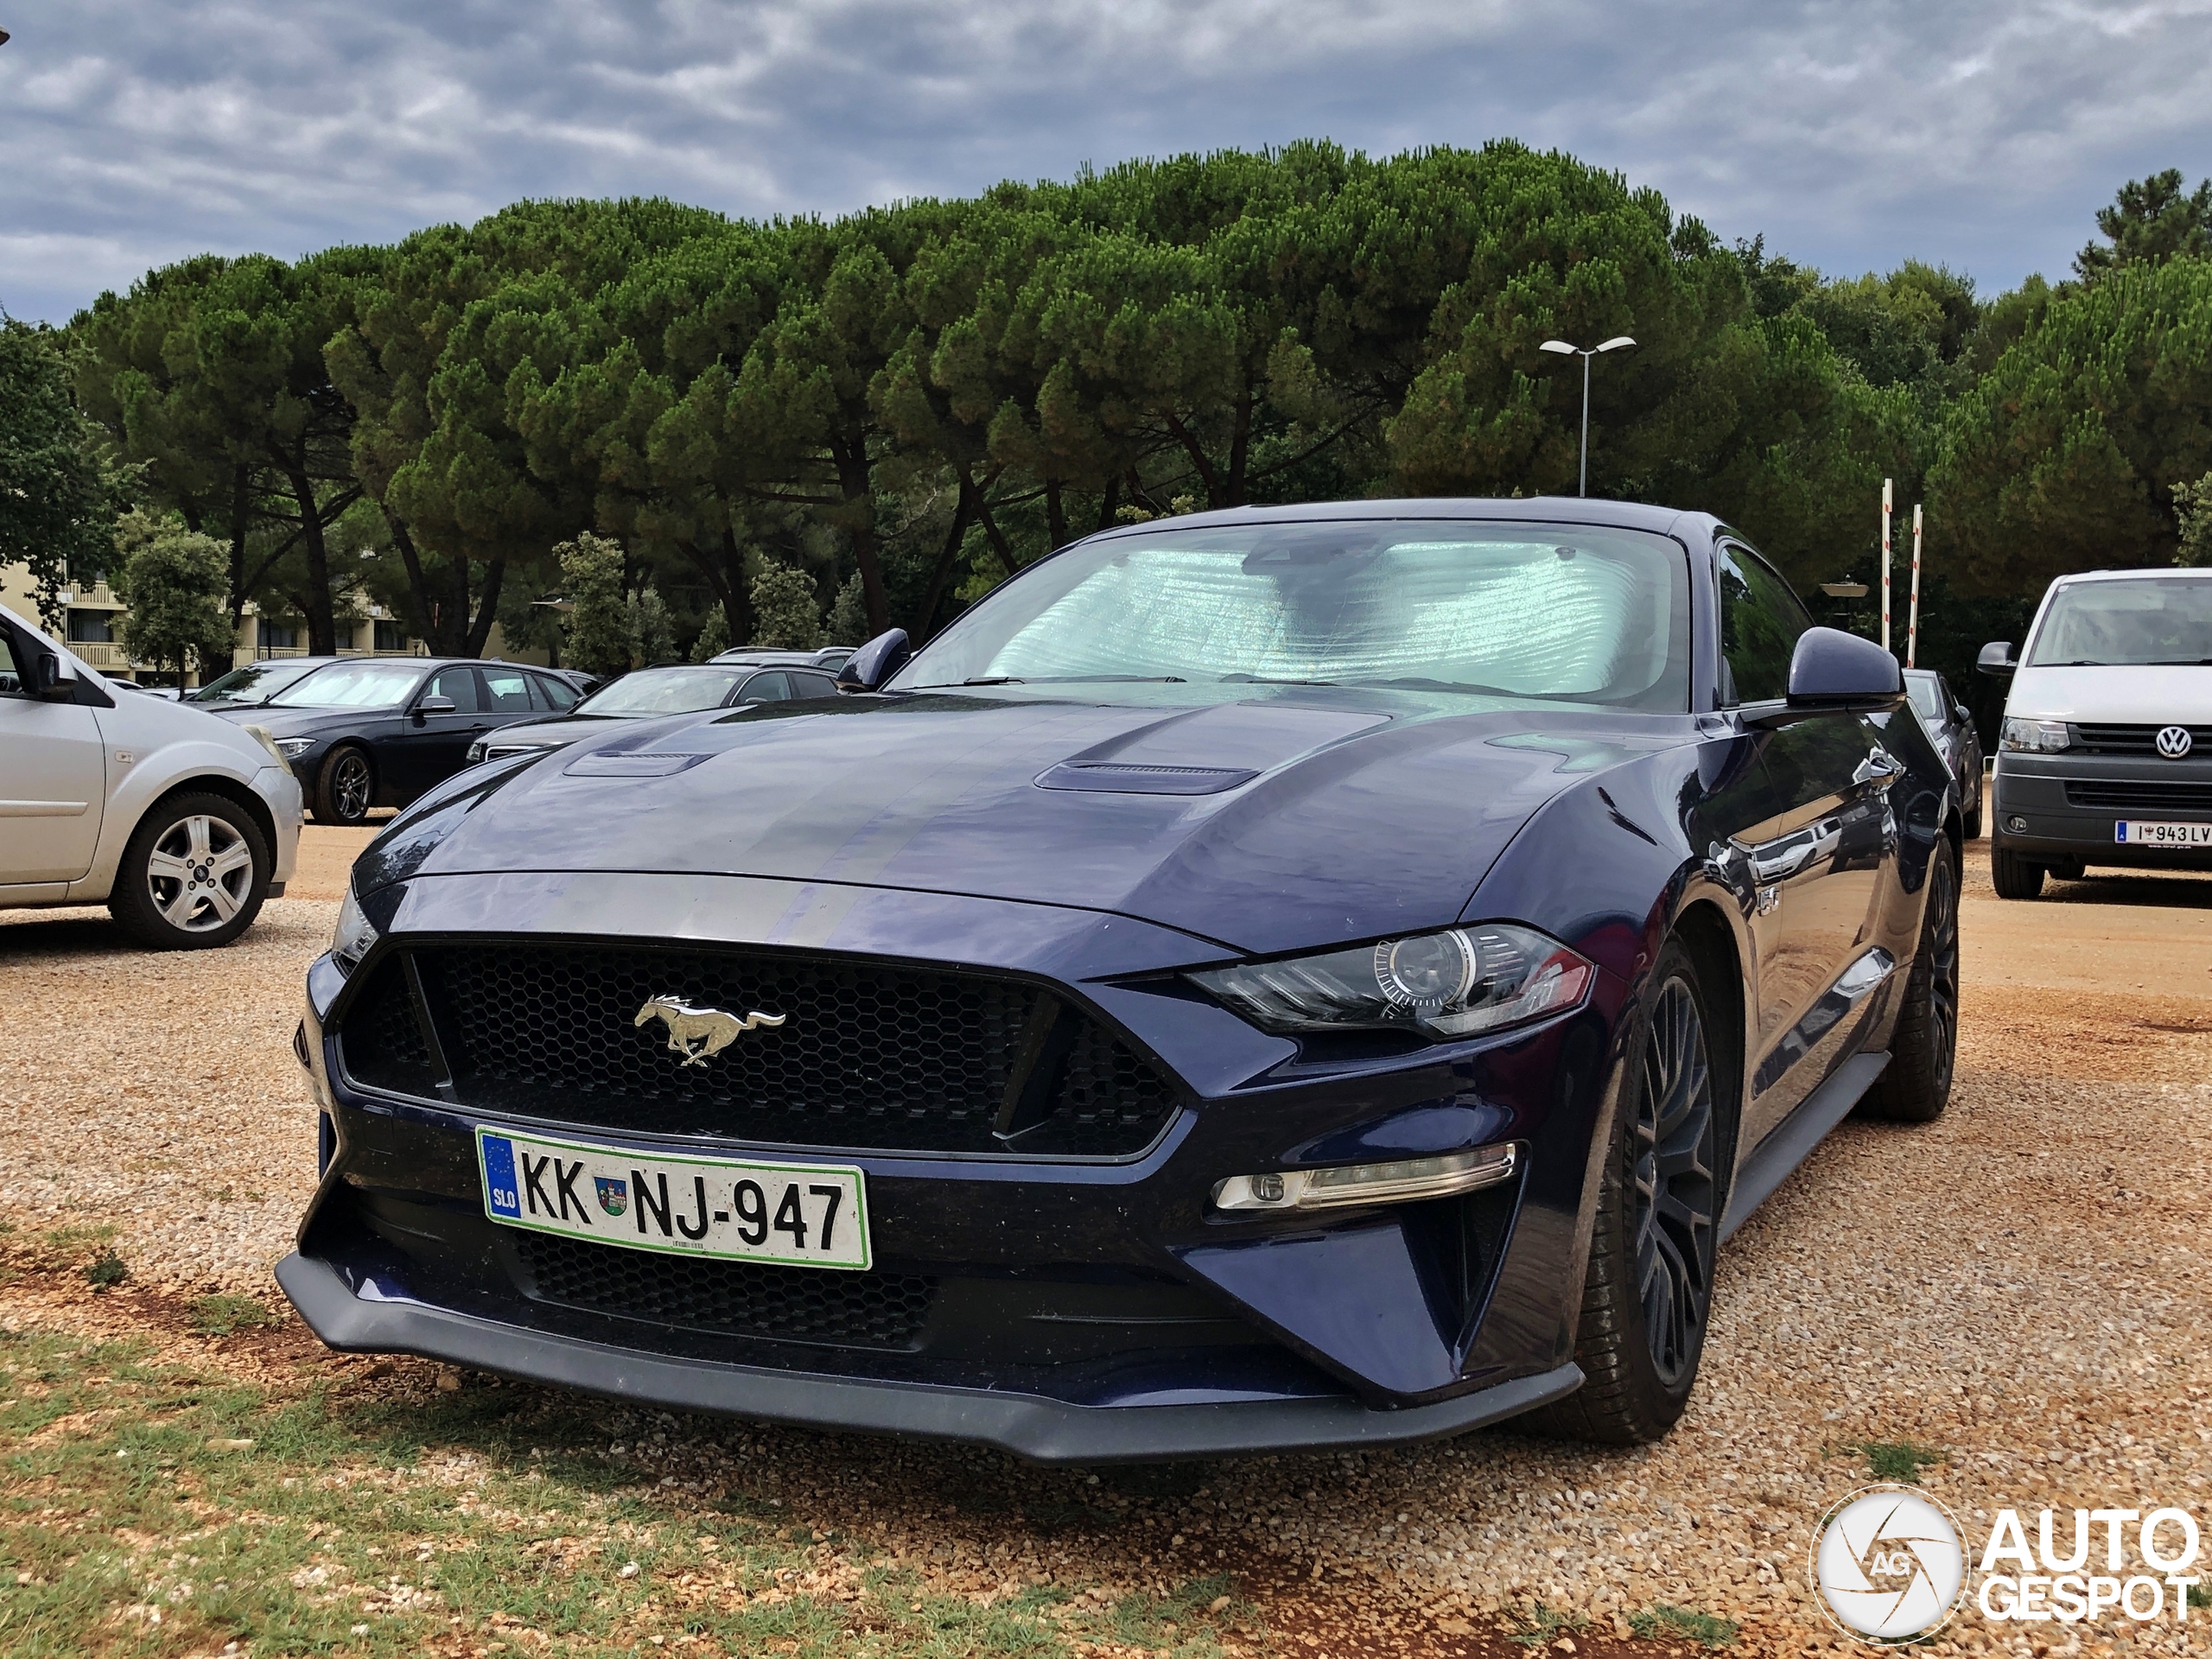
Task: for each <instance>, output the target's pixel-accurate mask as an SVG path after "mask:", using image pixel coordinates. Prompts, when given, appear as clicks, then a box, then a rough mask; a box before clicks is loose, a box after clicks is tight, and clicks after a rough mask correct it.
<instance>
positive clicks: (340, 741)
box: [210, 657, 578, 823]
mask: <svg viewBox="0 0 2212 1659" xmlns="http://www.w3.org/2000/svg"><path fill="white" fill-rule="evenodd" d="M577 696H578V694H577V691H576V688H575V685H574V684H572V683H570V682H569V679H568V677H566V676H564V675H563V674H560V673H558V672H556V671H551V670H546V669H536V668H524V667H521V666H519V665H518V664H514V663H500V662H486V661H461V660H456V659H454V658H442V657H361V658H341V659H340V660H339V661H337V662H334V663H330V664H326V665H325V666H323V667H321V668H318V669H316V670H315V671H314V672H313V673H311V674H308V675H305V676H303V677H301V678H299V679H297V680H295V681H293V682H292V683H290V684H289V685H287V686H285V687H284V688H283V689H282V690H279V691H277V693H276V694H275V695H274V696H270V698H269V699H268V700H267V701H266V702H259V703H254V704H238V703H228V704H226V703H215V704H212V705H210V712H212V713H214V714H217V715H225V716H226V717H228V718H229V719H232V720H234V721H240V722H241V723H243V722H248V721H250V722H251V723H252V724H254V725H256V726H259V727H262V728H264V729H265V730H266V731H267V732H268V733H269V734H270V737H271V738H272V739H274V740H275V741H276V744H277V748H278V749H280V750H281V751H283V754H284V756H285V758H286V759H287V760H289V761H290V762H291V765H292V771H293V772H294V774H295V775H296V776H297V777H298V779H299V780H300V786H301V788H302V790H303V791H305V792H306V795H307V798H308V807H309V809H310V810H313V812H314V813H315V822H316V823H362V822H363V821H364V820H365V819H366V818H367V817H368V816H369V811H370V809H371V808H372V807H378V806H404V805H406V804H408V803H409V802H410V801H411V800H413V799H415V798H416V796H418V795H420V794H422V793H423V791H425V790H427V789H429V788H430V787H432V786H433V785H437V784H441V783H443V782H444V781H445V780H446V779H448V778H450V777H452V776H453V774H454V773H455V772H459V771H461V768H462V767H464V766H467V764H468V747H469V745H470V744H472V743H474V742H475V741H476V740H477V739H478V738H480V737H481V736H483V735H484V734H486V733H487V732H492V731H496V730H498V729H499V728H503V727H505V726H509V725H512V724H513V723H514V722H515V721H524V720H529V719H531V718H533V717H534V716H537V715H549V714H566V713H567V712H568V711H569V709H573V708H575V706H576V702H577Z"/></svg>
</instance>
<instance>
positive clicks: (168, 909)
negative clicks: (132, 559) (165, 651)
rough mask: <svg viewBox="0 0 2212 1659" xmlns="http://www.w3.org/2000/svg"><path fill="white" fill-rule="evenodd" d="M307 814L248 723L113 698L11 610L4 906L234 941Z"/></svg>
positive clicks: (2, 724)
mask: <svg viewBox="0 0 2212 1659" xmlns="http://www.w3.org/2000/svg"><path fill="white" fill-rule="evenodd" d="M300 817H301V811H300V785H299V782H298V780H297V779H295V778H294V777H293V776H292V769H291V767H290V766H289V765H287V764H286V762H285V760H284V757H283V755H282V754H280V753H277V749H276V747H275V746H274V745H272V744H270V742H269V741H268V740H267V739H266V738H265V737H263V736H261V735H259V734H257V733H255V732H254V731H253V729H252V728H250V727H239V726H236V725H233V724H232V723H231V722H230V721H226V720H219V719H217V718H216V717H215V716H214V715H211V714H209V713H207V711H206V710H205V709H194V708H192V707H191V706H189V705H188V704H183V703H175V702H168V701H167V700H166V699H164V698H161V697H149V696H134V695H130V694H125V695H124V696H115V695H114V694H113V693H112V692H111V691H110V690H108V689H107V683H106V682H105V680H104V679H102V678H101V677H100V676H99V675H98V674H96V673H94V672H93V671H92V670H91V669H90V668H88V667H86V665H85V664H83V663H81V662H79V660H78V659H77V658H75V657H73V656H72V655H71V654H70V653H69V652H68V651H67V649H66V648H65V647H63V646H62V645H59V644H57V643H55V642H54V640H53V639H49V638H48V637H47V636H46V635H45V634H43V633H41V632H39V631H38V630H37V629H36V628H34V627H32V626H30V625H29V623H27V622H24V621H22V620H21V619H20V618H17V617H14V616H10V615H8V614H6V613H0V908H16V907H20V906H27V905H97V904H105V905H106V906H107V907H108V909H109V911H110V912H111V913H112V914H113V915H114V917H115V919H116V920H117V921H118V922H119V923H121V924H122V925H123V926H124V928H125V929H126V930H127V931H129V932H130V934H131V936H132V937H133V938H136V939H137V940H138V941H139V942H140V943H141V944H149V945H152V946H155V947H156V948H159V949H164V950H177V949H186V950H189V949H194V948H196V947H202V946H207V945H213V944H229V943H230V942H231V941H232V939H234V938H238V935H239V934H241V933H243V932H245V930H246V929H247V928H248V927H250V926H251V925H252V923H253V918H254V917H255V916H256V915H257V913H259V912H260V909H261V904H262V900H263V899H268V898H270V897H273V896H275V895H276V894H278V893H283V891H284V883H285V882H286V881H287V880H289V879H290V878H291V874H292V861H293V859H294V858H295V857H296V855H297V853H298V851H299V842H300Z"/></svg>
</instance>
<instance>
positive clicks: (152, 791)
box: [69, 738, 298, 899]
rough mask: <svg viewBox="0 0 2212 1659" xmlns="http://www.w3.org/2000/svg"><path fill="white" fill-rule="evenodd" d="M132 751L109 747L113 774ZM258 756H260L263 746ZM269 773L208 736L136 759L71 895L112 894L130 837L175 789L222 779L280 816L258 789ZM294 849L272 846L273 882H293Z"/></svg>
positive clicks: (280, 827) (280, 836) (280, 826)
mask: <svg viewBox="0 0 2212 1659" xmlns="http://www.w3.org/2000/svg"><path fill="white" fill-rule="evenodd" d="M118 747H124V748H127V747H129V745H128V743H127V742H126V743H124V744H121V745H118V744H114V743H111V744H110V745H109V746H108V770H109V772H110V774H111V775H112V774H113V773H114V772H115V771H116V770H117V767H116V764H115V752H116V749H117V748H118ZM255 753H257V755H258V754H259V753H260V751H259V750H258V748H257V749H256V751H255ZM266 769H267V770H270V771H273V770H275V769H276V768H275V763H274V762H270V764H269V766H268V767H267V768H266ZM262 770H264V768H263V767H259V766H254V765H253V764H251V762H250V761H249V760H246V758H245V756H244V755H242V754H241V753H239V752H238V749H236V748H234V747H232V746H231V745H229V744H227V743H219V742H211V741H207V740H206V739H203V738H187V739H185V740H184V741H181V742H170V743H165V744H162V746H161V747H159V748H157V749H156V750H154V751H153V753H150V754H147V755H144V756H143V757H142V758H140V759H138V760H135V761H133V762H132V764H131V765H130V767H129V768H127V769H126V770H124V773H123V777H122V779H121V780H120V781H119V782H118V783H117V784H116V785H114V787H113V789H112V790H111V791H110V793H109V795H108V798H107V810H106V814H105V817H103V818H102V819H101V820H100V836H99V844H98V846H97V847H96V849H94V852H93V855H92V868H90V869H88V870H86V872H85V874H84V875H83V876H81V877H80V878H79V879H78V880H75V881H73V882H72V883H70V886H69V897H70V898H71V899H105V897H106V896H107V895H108V893H110V892H111V890H112V889H113V887H114V886H115V872H116V867H117V866H118V865H119V864H120V863H121V862H122V861H123V849H124V848H125V847H126V846H128V845H130V837H131V836H133V835H134V834H136V833H137V829H138V823H139V820H141V819H142V818H143V817H145V816H146V814H147V812H148V811H149V810H150V809H151V808H152V806H153V804H154V803H155V802H156V801H158V800H160V799H161V798H162V797H163V796H164V795H168V794H169V793H171V792H172V791H175V790H179V789H188V788H191V787H193V786H194V785H200V784H204V783H212V782H214V781H216V780H220V782H221V783H222V784H223V785H226V789H225V791H224V792H226V793H238V792H240V791H243V792H245V793H246V794H250V795H253V796H256V797H258V798H259V799H260V800H261V802H262V804H264V805H265V806H268V807H270V810H271V813H272V816H275V809H276V805H277V803H276V802H275V801H273V800H271V798H270V794H269V792H268V791H264V790H262V789H260V788H257V786H256V784H255V779H256V778H257V776H258V774H259V772H261V771H262ZM293 787H294V789H295V790H296V789H297V787H298V785H296V784H295V785H293ZM276 823H277V842H279V843H284V842H287V840H288V838H287V837H286V836H285V834H284V823H283V817H281V816H277V817H276ZM297 831H298V823H297V820H296V819H295V820H294V823H293V835H292V836H291V837H289V842H290V844H291V845H296V842H297ZM288 852H289V846H288V845H282V844H280V845H272V846H271V847H270V855H271V857H272V858H273V859H274V860H275V861H276V863H277V874H276V875H275V877H274V878H273V879H275V880H279V881H283V880H289V879H290V870H289V862H290V860H289V857H288V856H287V854H288Z"/></svg>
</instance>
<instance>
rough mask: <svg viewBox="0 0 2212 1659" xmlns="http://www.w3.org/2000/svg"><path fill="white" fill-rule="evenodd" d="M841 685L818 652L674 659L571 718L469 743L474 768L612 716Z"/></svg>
mask: <svg viewBox="0 0 2212 1659" xmlns="http://www.w3.org/2000/svg"><path fill="white" fill-rule="evenodd" d="M836 695H837V682H836V680H834V679H832V678H831V677H829V674H827V673H824V672H823V671H820V670H818V669H817V668H815V667H814V666H813V659H812V658H810V657H802V656H772V655H763V654H755V655H752V656H737V655H734V654H733V655H728V656H722V657H717V658H715V659H714V661H712V662H711V663H668V664H662V665H661V666H659V667H657V668H640V669H637V670H635V671H632V672H631V673H628V674H625V675H624V676H623V677H621V678H620V679H619V680H615V681H613V682H612V683H609V684H607V686H604V687H602V688H601V690H597V691H594V692H593V693H592V694H591V696H588V697H586V698H585V699H584V700H583V701H582V702H580V703H578V704H577V705H576V706H575V708H574V709H570V710H569V712H568V713H567V714H565V715H544V716H543V717H542V718H539V719H536V720H524V721H516V722H515V723H514V724H513V725H512V726H503V727H501V728H499V731H497V732H496V733H493V734H489V735H486V736H484V737H480V738H478V739H477V740H476V741H474V743H472V744H470V745H469V746H468V761H469V764H470V765H471V766H474V765H475V764H476V763H477V762H479V761H480V760H504V759H505V758H506V757H507V756H508V755H511V754H543V753H548V752H550V751H551V750H554V749H559V748H565V747H568V745H569V744H571V743H574V742H575V741H577V740H578V739H579V738H586V737H591V736H594V735H595V734H603V733H604V732H606V730H607V727H608V723H609V722H610V721H629V720H653V719H658V718H660V717H663V716H664V715H691V714H697V713H699V712H701V711H702V710H703V709H734V708H737V707H739V706H740V705H741V704H744V703H753V702H792V701H794V700H804V699H805V698H808V697H834V696H836Z"/></svg>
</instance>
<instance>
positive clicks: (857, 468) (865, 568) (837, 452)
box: [829, 437, 891, 639]
mask: <svg viewBox="0 0 2212 1659" xmlns="http://www.w3.org/2000/svg"><path fill="white" fill-rule="evenodd" d="M829 454H830V457H831V459H832V460H833V461H835V462H836V467H837V487H838V488H839V489H840V490H841V491H842V493H843V494H844V498H845V505H847V506H849V507H855V508H857V509H858V510H859V511H860V512H862V513H864V514H865V515H866V518H867V522H866V523H864V524H853V525H852V526H850V533H851V535H852V538H853V563H855V564H856V565H858V566H859V567H860V571H861V598H862V599H863V600H865V601H867V605H868V638H869V639H874V638H875V636H876V635H878V634H879V633H881V632H883V631H884V630H885V629H886V628H888V627H889V626H891V599H890V595H889V594H887V593H886V592H885V591H884V587H883V561H882V560H881V559H880V558H878V557H877V556H876V547H875V492H874V489H873V488H872V487H871V480H870V479H869V476H868V440H867V439H866V438H864V437H863V438H861V439H860V440H859V441H858V442H854V443H848V442H842V441H840V442H834V443H832V444H831V445H830V446H829Z"/></svg>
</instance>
